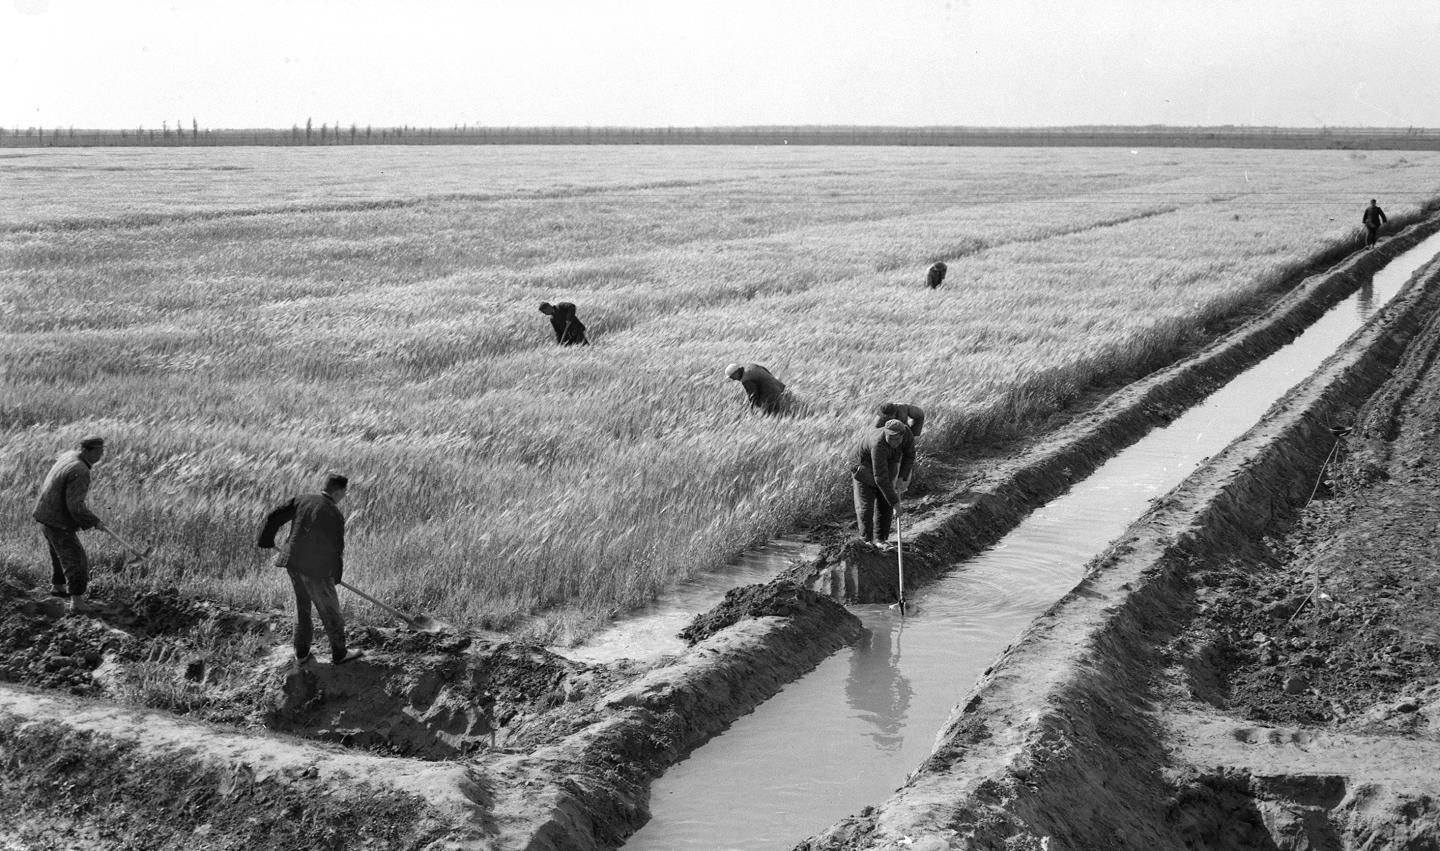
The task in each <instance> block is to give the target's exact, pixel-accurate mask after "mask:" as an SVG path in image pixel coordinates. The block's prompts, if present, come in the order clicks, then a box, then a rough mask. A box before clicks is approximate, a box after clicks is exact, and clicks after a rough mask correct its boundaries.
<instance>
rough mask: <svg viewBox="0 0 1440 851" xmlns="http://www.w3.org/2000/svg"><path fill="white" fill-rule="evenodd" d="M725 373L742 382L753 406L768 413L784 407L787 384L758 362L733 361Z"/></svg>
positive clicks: (741, 384)
mask: <svg viewBox="0 0 1440 851" xmlns="http://www.w3.org/2000/svg"><path fill="white" fill-rule="evenodd" d="M725 375H726V376H728V377H729V378H730V379H732V380H734V381H738V382H740V386H741V387H744V388H745V396H746V397H747V398H748V399H749V400H750V404H751V406H753V407H756V408H759V409H760V410H762V411H764V412H765V413H767V414H778V413H780V411H781V410H782V409H783V408H784V400H785V384H784V383H783V382H782V381H780V379H778V378H776V377H775V376H773V375H771V374H770V370H768V369H766V368H765V367H763V366H761V365H760V364H758V363H746V364H739V363H732V364H730V365H729V366H727V367H725Z"/></svg>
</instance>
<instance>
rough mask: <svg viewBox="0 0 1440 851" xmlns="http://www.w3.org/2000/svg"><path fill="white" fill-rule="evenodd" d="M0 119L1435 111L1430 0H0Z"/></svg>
mask: <svg viewBox="0 0 1440 851" xmlns="http://www.w3.org/2000/svg"><path fill="white" fill-rule="evenodd" d="M0 68H3V78H0V125H4V126H7V127H10V126H20V127H25V126H31V125H39V126H46V127H54V126H75V127H136V126H140V125H144V126H145V127H159V126H160V123H161V122H162V121H169V122H170V123H171V124H172V125H173V124H174V123H175V122H176V121H183V122H184V123H185V124H186V125H188V124H189V123H190V121H191V119H192V118H194V119H195V120H197V121H198V122H199V123H200V125H201V126H202V127H289V126H291V125H292V124H296V123H301V124H303V123H304V121H305V119H306V118H307V117H313V118H314V121H315V124H316V125H319V124H320V123H322V122H329V123H335V122H337V121H338V122H340V123H341V124H344V125H348V124H350V123H352V122H353V123H356V124H359V125H361V126H364V125H366V124H372V125H375V126H382V125H383V126H388V125H393V124H411V125H438V126H449V125H453V124H471V125H474V124H488V125H522V124H569V125H617V124H618V125H653V126H665V125H673V126H692V125H724V124H899V125H926V124H962V125H1011V126H1043V125H1066V124H1175V125H1188V124H1252V125H1267V124H1275V125H1291V126H1303V127H1312V126H1319V125H1330V126H1337V125H1370V126H1401V127H1404V126H1411V125H1414V126H1430V127H1436V126H1440V0H1384V2H1381V1H1380V0H1373V1H1372V2H1366V0H1344V2H1335V0H1257V2H1237V0H1044V2H1042V0H799V2H787V0H655V2H649V0H514V2H504V3H501V2H488V0H468V2H467V0H457V2H427V0H343V2H341V0H290V2H278V0H183V2H182V0H172V1H171V2H150V0H0Z"/></svg>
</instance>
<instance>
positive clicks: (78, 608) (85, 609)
mask: <svg viewBox="0 0 1440 851" xmlns="http://www.w3.org/2000/svg"><path fill="white" fill-rule="evenodd" d="M93 611H95V607H94V606H92V605H90V604H89V603H87V602H85V598H84V597H81V596H79V595H72V596H71V597H70V614H72V615H88V614H90V613H91V612H93Z"/></svg>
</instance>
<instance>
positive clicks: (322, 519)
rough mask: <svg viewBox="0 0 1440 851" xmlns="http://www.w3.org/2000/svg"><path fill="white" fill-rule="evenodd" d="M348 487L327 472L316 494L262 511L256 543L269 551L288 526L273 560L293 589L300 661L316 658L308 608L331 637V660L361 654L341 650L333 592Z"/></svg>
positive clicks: (341, 566)
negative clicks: (311, 609) (264, 512)
mask: <svg viewBox="0 0 1440 851" xmlns="http://www.w3.org/2000/svg"><path fill="white" fill-rule="evenodd" d="M349 485H350V480H349V479H347V478H345V477H344V476H341V475H338V474H335V473H331V474H330V475H328V476H326V477H325V487H324V489H323V490H322V491H321V492H320V493H307V494H304V495H301V496H297V497H294V498H293V499H290V500H288V501H287V502H285V503H284V504H282V505H280V506H278V507H276V508H275V510H274V511H271V512H270V513H269V514H268V515H266V517H265V523H264V524H263V525H262V526H261V527H260V536H259V538H258V539H257V540H256V542H255V544H256V546H259V547H261V548H263V549H267V550H268V549H273V548H274V547H275V534H276V533H277V532H279V531H280V527H281V526H284V525H285V524H286V523H289V524H290V538H289V540H288V541H287V542H286V544H285V547H284V549H282V550H281V551H280V555H279V557H278V558H277V559H276V560H275V564H276V566H277V567H283V568H285V570H286V572H288V573H289V574H290V585H291V587H293V588H294V589H295V658H296V660H297V661H298V662H299V663H300V664H302V665H303V664H305V663H307V662H310V661H312V660H314V658H315V657H314V655H313V654H312V653H311V652H310V639H311V637H312V636H313V634H314V631H315V627H314V624H313V623H312V622H311V620H310V607H311V606H314V607H315V610H316V611H317V612H319V613H320V623H322V624H324V626H325V635H326V636H327V637H328V638H329V639H330V658H331V661H333V662H334V663H335V664H337V665H343V664H345V663H346V662H353V661H355V660H356V659H359V658H360V657H361V656H364V655H365V653H364V651H362V650H346V649H345V619H344V617H342V616H341V614H340V597H339V596H338V595H337V594H336V593H335V586H336V584H338V583H339V582H340V580H341V578H342V577H343V576H344V573H345V515H344V514H341V513H340V501H341V500H343V499H344V498H345V489H346V488H347V487H349Z"/></svg>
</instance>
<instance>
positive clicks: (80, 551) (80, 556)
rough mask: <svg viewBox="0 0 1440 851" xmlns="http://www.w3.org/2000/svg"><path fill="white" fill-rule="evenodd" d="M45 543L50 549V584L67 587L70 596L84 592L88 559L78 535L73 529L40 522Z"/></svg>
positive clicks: (88, 569) (87, 585) (88, 566)
mask: <svg viewBox="0 0 1440 851" xmlns="http://www.w3.org/2000/svg"><path fill="white" fill-rule="evenodd" d="M40 530H41V532H43V533H44V535H45V545H46V546H47V547H48V548H49V549H50V584H51V585H54V586H56V587H59V588H68V590H69V592H70V594H71V595H72V596H79V595H81V594H84V593H85V590H86V589H87V588H89V587H90V560H89V559H88V558H86V556H85V548H84V547H82V546H80V535H79V534H78V533H76V531H75V530H74V529H61V528H60V527H58V526H49V525H46V524H44V523H41V524H40Z"/></svg>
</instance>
